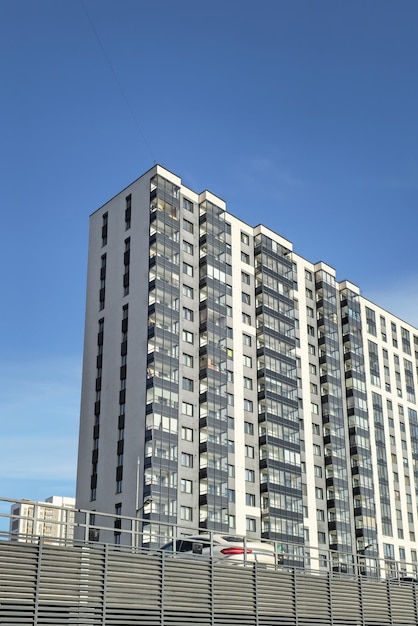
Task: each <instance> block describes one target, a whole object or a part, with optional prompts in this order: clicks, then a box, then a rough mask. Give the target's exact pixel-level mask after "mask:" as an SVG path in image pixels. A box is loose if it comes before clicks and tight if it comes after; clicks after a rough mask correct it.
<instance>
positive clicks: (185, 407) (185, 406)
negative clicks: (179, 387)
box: [181, 402, 193, 417]
mask: <svg viewBox="0 0 418 626" xmlns="http://www.w3.org/2000/svg"><path fill="white" fill-rule="evenodd" d="M181 412H182V413H183V415H189V416H190V417H193V404H191V403H190V402H182V403H181Z"/></svg>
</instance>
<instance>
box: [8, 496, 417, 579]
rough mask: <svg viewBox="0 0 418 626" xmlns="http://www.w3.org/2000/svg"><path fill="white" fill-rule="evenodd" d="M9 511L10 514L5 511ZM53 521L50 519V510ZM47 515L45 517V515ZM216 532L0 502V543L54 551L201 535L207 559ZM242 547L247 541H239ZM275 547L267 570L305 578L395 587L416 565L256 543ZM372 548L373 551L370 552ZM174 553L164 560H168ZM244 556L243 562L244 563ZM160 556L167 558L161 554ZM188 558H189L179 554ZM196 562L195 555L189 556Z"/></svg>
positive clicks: (146, 544)
mask: <svg viewBox="0 0 418 626" xmlns="http://www.w3.org/2000/svg"><path fill="white" fill-rule="evenodd" d="M19 507H20V510H22V509H24V510H29V512H28V513H26V514H21V513H20V514H19V513H16V512H15V513H13V512H12V511H13V510H17V508H19ZM7 509H8V510H7ZM54 510H55V512H56V513H57V519H53V517H51V513H50V512H51V511H54ZM47 511H48V512H49V514H48V515H47V514H46V512H47ZM218 534H219V533H216V532H214V531H210V530H208V529H201V528H200V529H199V528H194V529H193V528H185V527H184V526H180V525H175V524H165V523H162V522H155V521H150V520H149V519H147V518H139V517H129V516H125V515H115V514H113V515H112V514H110V513H102V512H98V511H89V510H83V509H72V508H69V507H62V506H57V505H55V504H52V503H49V502H34V501H29V500H13V499H10V498H0V541H1V542H4V541H7V542H14V543H26V544H39V543H42V544H43V545H46V544H48V545H56V546H80V545H90V546H92V545H94V546H97V547H99V546H109V548H110V549H112V550H113V549H114V550H118V551H127V552H129V553H131V554H134V553H137V554H150V553H151V554H153V555H155V554H156V553H158V552H159V548H160V547H161V546H163V545H164V544H166V543H168V542H172V544H173V547H174V550H173V551H174V552H175V550H176V541H177V540H178V539H183V538H185V537H186V536H193V537H196V536H199V535H204V536H205V543H209V545H210V551H209V555H208V556H209V557H211V556H213V545H214V543H213V540H214V535H218ZM221 534H222V535H223V536H228V535H229V536H234V537H237V535H236V533H234V534H232V533H221ZM242 541H243V544H244V546H245V544H246V543H247V542H251V539H249V538H246V537H244V536H243V537H242ZM260 541H263V542H265V543H267V544H270V545H272V546H273V547H274V551H273V554H274V555H275V561H274V563H271V565H269V567H271V568H275V569H278V570H281V571H293V570H295V571H298V572H304V573H307V574H315V575H327V574H329V573H330V574H332V575H333V576H334V577H337V576H342V577H347V576H350V577H362V578H365V577H367V579H369V580H370V579H374V580H383V581H384V580H391V581H398V582H399V583H403V582H411V581H414V580H415V579H416V577H417V571H418V564H417V563H406V562H403V561H402V562H399V561H396V560H395V559H392V558H385V559H382V558H379V557H378V556H375V555H371V554H368V553H367V550H368V549H370V548H373V546H368V548H366V549H365V550H364V551H363V552H362V553H357V554H353V553H349V552H344V553H343V552H336V551H334V550H328V549H326V548H323V547H321V546H312V545H306V544H305V545H301V544H300V543H299V544H298V543H291V542H289V543H286V544H284V543H283V542H277V541H270V540H263V539H262V540H260ZM374 548H375V549H376V546H375V547H374ZM172 553H173V552H172V551H171V552H170V553H169V554H168V556H170V555H172ZM245 555H246V551H244V556H243V561H244V564H245V562H246V557H245ZM162 556H163V557H165V556H167V555H166V554H164V553H163V554H162ZM181 556H182V557H183V558H187V554H182V555H181ZM190 556H192V557H193V558H196V555H193V554H192V555H190Z"/></svg>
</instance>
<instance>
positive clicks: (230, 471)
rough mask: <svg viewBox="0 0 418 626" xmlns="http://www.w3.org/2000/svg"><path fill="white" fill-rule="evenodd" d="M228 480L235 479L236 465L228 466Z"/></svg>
mask: <svg viewBox="0 0 418 626" xmlns="http://www.w3.org/2000/svg"><path fill="white" fill-rule="evenodd" d="M228 478H235V465H228Z"/></svg>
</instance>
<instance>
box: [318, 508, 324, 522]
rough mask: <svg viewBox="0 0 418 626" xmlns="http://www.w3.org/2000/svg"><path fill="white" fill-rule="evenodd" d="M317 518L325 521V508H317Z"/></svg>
mask: <svg viewBox="0 0 418 626" xmlns="http://www.w3.org/2000/svg"><path fill="white" fill-rule="evenodd" d="M316 519H317V520H318V522H325V511H324V510H323V509H316Z"/></svg>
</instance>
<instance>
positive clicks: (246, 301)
mask: <svg viewBox="0 0 418 626" xmlns="http://www.w3.org/2000/svg"><path fill="white" fill-rule="evenodd" d="M241 300H242V302H243V303H244V304H251V296H250V294H249V293H245V292H244V291H243V292H242V293H241Z"/></svg>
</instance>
